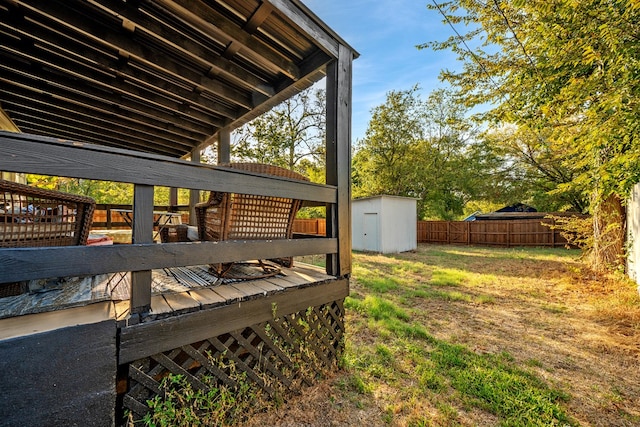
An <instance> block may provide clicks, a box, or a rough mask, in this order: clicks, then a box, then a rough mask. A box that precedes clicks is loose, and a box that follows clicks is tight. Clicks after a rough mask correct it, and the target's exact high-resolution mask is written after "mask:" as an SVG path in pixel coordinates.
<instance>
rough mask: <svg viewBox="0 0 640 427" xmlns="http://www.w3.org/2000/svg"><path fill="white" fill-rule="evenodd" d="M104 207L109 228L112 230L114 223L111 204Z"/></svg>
mask: <svg viewBox="0 0 640 427" xmlns="http://www.w3.org/2000/svg"><path fill="white" fill-rule="evenodd" d="M104 208H105V210H106V212H107V229H108V230H111V228H112V227H113V224H111V205H104Z"/></svg>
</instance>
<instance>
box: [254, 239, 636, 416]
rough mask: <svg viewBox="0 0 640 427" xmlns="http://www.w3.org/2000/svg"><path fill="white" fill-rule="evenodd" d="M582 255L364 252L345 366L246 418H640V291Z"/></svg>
mask: <svg viewBox="0 0 640 427" xmlns="http://www.w3.org/2000/svg"><path fill="white" fill-rule="evenodd" d="M579 255H580V254H579V252H577V251H569V250H564V249H535V248H534V249H521V248H512V249H496V248H479V247H466V246H436V245H421V246H420V247H419V248H418V250H417V251H415V252H410V253H404V254H399V255H390V256H383V255H373V254H362V253H355V254H354V257H353V275H352V280H351V295H350V297H348V298H347V300H346V301H345V308H346V327H347V337H346V343H345V346H346V349H345V352H344V355H343V357H342V361H341V364H342V368H343V369H342V370H341V371H339V372H337V373H335V375H333V376H331V377H330V378H326V379H325V380H323V381H322V382H321V383H320V384H319V385H317V386H314V387H312V388H309V389H306V390H305V391H304V392H303V394H302V395H300V396H296V397H294V398H292V399H289V400H288V401H287V402H285V403H284V404H283V405H282V406H280V407H279V408H277V409H274V410H272V411H270V412H269V413H265V414H260V415H258V416H255V417H253V418H252V419H251V420H249V422H248V423H247V425H252V426H258V425H290V426H298V425H305V426H328V425H335V426H352V425H353V426H365V425H366V426H386V425H390V426H553V425H557V426H564V425H566V426H638V425H640V298H639V297H638V293H637V292H636V289H635V286H634V285H633V284H632V283H631V282H629V281H627V280H625V279H623V278H622V277H601V276H595V275H593V274H590V273H589V272H588V271H587V270H586V269H585V268H584V266H583V265H582V264H581V262H580V261H579V260H578V257H579Z"/></svg>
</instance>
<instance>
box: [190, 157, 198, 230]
mask: <svg viewBox="0 0 640 427" xmlns="http://www.w3.org/2000/svg"><path fill="white" fill-rule="evenodd" d="M191 161H192V162H193V163H200V148H199V147H195V148H194V149H193V150H191ZM199 201H200V190H190V191H189V225H194V226H195V225H197V221H196V204H198V202H199Z"/></svg>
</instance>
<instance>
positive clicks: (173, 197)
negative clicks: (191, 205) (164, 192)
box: [169, 187, 178, 212]
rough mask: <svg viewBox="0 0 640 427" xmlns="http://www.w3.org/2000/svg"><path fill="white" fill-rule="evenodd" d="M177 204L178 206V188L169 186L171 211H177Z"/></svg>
mask: <svg viewBox="0 0 640 427" xmlns="http://www.w3.org/2000/svg"><path fill="white" fill-rule="evenodd" d="M176 206H178V189H177V188H175V187H171V188H169V212H175V211H176Z"/></svg>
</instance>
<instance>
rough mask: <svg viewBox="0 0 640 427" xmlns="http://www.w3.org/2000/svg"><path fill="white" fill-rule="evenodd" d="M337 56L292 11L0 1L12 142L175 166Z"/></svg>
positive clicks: (175, 3) (302, 15) (241, 3)
mask: <svg viewBox="0 0 640 427" xmlns="http://www.w3.org/2000/svg"><path fill="white" fill-rule="evenodd" d="M341 45H342V46H347V47H348V48H349V49H351V48H350V47H349V46H348V45H347V44H346V43H345V42H344V41H343V40H342V39H340V37H338V36H337V35H336V34H335V33H334V32H333V31H331V30H330V29H329V28H328V27H327V26H326V25H325V24H324V23H323V22H322V21H321V20H320V19H318V18H317V17H316V16H315V15H314V14H313V13H312V12H311V11H310V10H309V9H308V8H307V7H305V6H304V5H303V4H302V3H301V2H300V1H298V0H270V1H261V0H224V1H222V0H84V1H83V0H0V107H1V108H3V109H4V110H5V111H6V112H7V113H8V115H9V116H10V117H11V119H12V120H13V121H14V122H15V124H16V125H17V126H18V127H19V128H20V129H21V130H22V131H23V132H28V133H33V134H37V135H44V136H52V137H57V138H63V139H71V140H80V141H86V142H91V143H96V144H101V145H108V146H113V147H120V148H129V149H135V150H140V151H145V152H150V153H156V154H163V155H169V156H173V157H183V156H186V155H188V154H189V153H191V151H192V150H193V149H194V148H197V147H203V146H205V145H209V144H210V143H211V142H212V141H214V140H213V139H212V138H213V137H215V136H216V135H217V133H218V132H219V131H220V130H221V129H223V128H227V129H233V128H235V127H238V126H240V125H242V124H243V123H245V122H247V121H249V120H251V119H252V118H254V117H257V116H258V115H260V114H262V113H264V112H265V111H268V110H269V109H270V108H271V107H273V106H274V105H277V104H278V103H280V102H282V101H283V100H285V99H286V98H288V97H290V96H292V95H293V94H295V93H297V92H299V91H301V90H304V89H306V88H308V87H309V86H311V85H312V84H313V83H314V82H316V81H318V80H320V79H321V78H322V77H324V75H325V69H326V65H327V64H328V63H330V62H331V61H333V60H334V59H336V58H337V56H338V49H339V46H341ZM351 51H352V52H353V55H354V57H356V56H357V53H356V52H355V51H354V50H353V49H351Z"/></svg>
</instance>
